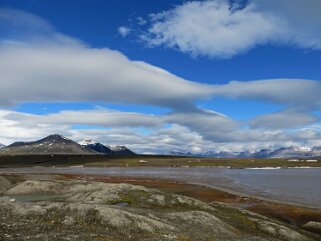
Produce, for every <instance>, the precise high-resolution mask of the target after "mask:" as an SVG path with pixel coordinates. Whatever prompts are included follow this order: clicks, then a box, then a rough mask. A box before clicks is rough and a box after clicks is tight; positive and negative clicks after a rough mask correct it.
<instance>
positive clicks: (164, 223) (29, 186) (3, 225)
mask: <svg viewBox="0 0 321 241" xmlns="http://www.w3.org/2000/svg"><path fill="white" fill-rule="evenodd" d="M0 192H1V197H0V240H39V241H40V240H41V241H43V240H77V241H78V240H84V241H86V240H88V241H89V240H181V241H182V240H186V241H187V240H195V241H201V240H249V241H250V240H291V241H296V240H297V241H304V240H320V236H317V235H315V234H312V233H310V232H307V231H304V230H302V229H298V228H295V227H294V226H291V225H288V224H286V223H282V222H279V221H276V220H272V219H268V218H266V217H263V216H260V215H258V214H254V213H251V212H249V211H245V210H241V209H238V208H234V207H231V206H228V205H225V204H221V203H215V202H213V203H210V204H208V203H204V202H201V201H199V200H196V199H193V198H190V197H185V196H181V195H176V194H170V193H164V192H161V191H158V190H156V189H150V188H146V187H143V186H137V185H130V184H110V183H101V182H88V181H79V180H78V181H77V180H71V181H61V180H53V179H48V178H47V177H42V178H37V179H35V178H31V179H29V180H25V179H18V180H17V179H16V178H12V177H10V176H9V177H6V176H3V177H1V176H0Z"/></svg>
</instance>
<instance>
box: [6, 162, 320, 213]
mask: <svg viewBox="0 0 321 241" xmlns="http://www.w3.org/2000/svg"><path fill="white" fill-rule="evenodd" d="M10 172H14V173H74V174H98V175H107V176H132V177H147V178H161V179H167V180H177V181H184V182H189V183H197V184H203V185H207V186H212V187H220V188H226V189H230V190H234V191H237V192H242V193H245V194H250V195H251V194H252V195H258V196H262V197H266V198H272V199H276V200H280V201H287V202H293V203H297V204H303V205H309V206H314V207H317V208H321V187H320V184H321V168H306V169H305V168H300V169H292V168H291V169H287V168H284V169H283V168H282V169H227V168H215V167H195V168H149V167H144V168H122V167H121V168H89V167H88V168H87V167H84V168H72V167H70V168H46V167H34V168H14V169H9V168H6V169H0V173H10Z"/></svg>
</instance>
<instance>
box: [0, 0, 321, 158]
mask: <svg viewBox="0 0 321 241" xmlns="http://www.w3.org/2000/svg"><path fill="white" fill-rule="evenodd" d="M320 12H321V2H320V1H319V0H306V1H301V0H260V1H259V0H204V1H196V0H195V1H194V0H192V1H182V0H162V1H150V0H137V1H131V0H121V1H120V0H118V1H116V0H115V1H114V0H110V1H103V0H91V1H89V0H81V1H79V0H70V1H62V0H55V1H53V0H24V1H19V0H1V1H0V143H3V144H5V145H8V144H10V143H12V142H14V141H31V140H37V139H40V138H43V137H45V136H47V135H50V134H56V133H58V134H62V135H64V136H66V137H69V138H71V139H74V140H77V141H78V140H81V139H91V140H96V141H99V142H101V143H104V144H111V145H126V146H128V147H129V148H131V149H132V150H134V151H136V152H138V153H162V154H164V153H169V152H170V151H184V152H186V151H191V152H195V153H197V152H204V151H217V152H218V151H244V150H249V151H254V150H259V149H262V148H278V147H286V146H298V145H308V146H314V145H321V138H320V137H321V132H320V131H321V123H320V116H321V98H320V96H321V72H320V70H321V15H320V14H319V13H320Z"/></svg>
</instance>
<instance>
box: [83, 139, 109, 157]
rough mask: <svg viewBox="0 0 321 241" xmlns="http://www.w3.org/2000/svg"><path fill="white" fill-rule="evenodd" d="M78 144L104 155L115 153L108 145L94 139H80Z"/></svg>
mask: <svg viewBox="0 0 321 241" xmlns="http://www.w3.org/2000/svg"><path fill="white" fill-rule="evenodd" d="M78 144H80V145H81V146H84V147H86V148H89V149H91V150H93V151H96V152H98V153H101V154H104V155H112V154H113V151H112V150H111V149H110V148H108V147H107V146H105V145H103V144H101V143H99V142H95V141H93V140H82V141H79V142H78Z"/></svg>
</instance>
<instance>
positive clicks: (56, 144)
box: [0, 134, 98, 155]
mask: <svg viewBox="0 0 321 241" xmlns="http://www.w3.org/2000/svg"><path fill="white" fill-rule="evenodd" d="M0 154H3V155H49V154H50V155H51V154H60V155H92V154H98V153H97V152H95V151H93V150H91V149H89V148H86V147H83V146H81V145H79V144H78V143H77V142H74V141H73V140H70V139H68V138H66V137H64V136H61V135H57V134H56V135H50V136H47V137H45V138H43V139H41V140H38V141H31V142H15V143H13V144H11V145H9V146H7V147H4V148H2V149H1V150H0Z"/></svg>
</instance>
